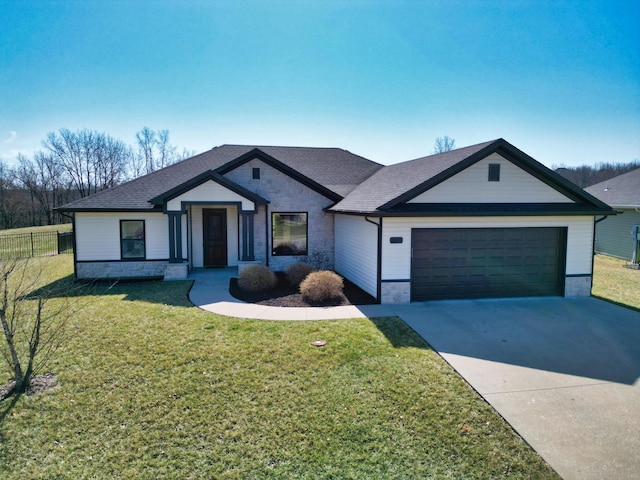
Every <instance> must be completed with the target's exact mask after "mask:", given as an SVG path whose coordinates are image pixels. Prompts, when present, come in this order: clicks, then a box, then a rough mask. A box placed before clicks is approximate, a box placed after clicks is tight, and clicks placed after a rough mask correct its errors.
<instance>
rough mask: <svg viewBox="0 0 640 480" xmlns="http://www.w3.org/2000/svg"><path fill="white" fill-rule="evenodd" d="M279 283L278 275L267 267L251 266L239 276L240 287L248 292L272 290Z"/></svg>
mask: <svg viewBox="0 0 640 480" xmlns="http://www.w3.org/2000/svg"><path fill="white" fill-rule="evenodd" d="M277 283H278V279H277V277H276V274H275V273H273V272H272V271H271V270H270V269H269V267H267V266H266V265H250V266H248V267H247V268H245V269H244V270H242V271H241V272H240V274H239V275H238V286H239V287H240V288H241V289H242V290H245V291H247V292H264V291H265V290H271V289H272V288H274V287H275V286H276V284H277Z"/></svg>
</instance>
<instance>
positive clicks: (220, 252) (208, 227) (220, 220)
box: [202, 208, 227, 267]
mask: <svg viewBox="0 0 640 480" xmlns="http://www.w3.org/2000/svg"><path fill="white" fill-rule="evenodd" d="M202 222H203V230H204V231H203V243H204V245H203V246H204V266H205V267H226V266H227V211H226V210H220V209H214V208H205V209H203V210H202Z"/></svg>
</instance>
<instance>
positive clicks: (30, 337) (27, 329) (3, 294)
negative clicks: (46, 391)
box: [0, 259, 71, 398]
mask: <svg viewBox="0 0 640 480" xmlns="http://www.w3.org/2000/svg"><path fill="white" fill-rule="evenodd" d="M42 265H43V264H42V263H39V264H37V265H35V264H34V262H33V260H31V261H30V260H26V259H15V260H3V261H1V262H0V324H2V332H3V337H4V342H2V345H1V346H0V350H1V351H2V355H3V357H4V359H5V361H6V364H7V366H8V367H9V369H10V371H11V374H12V375H13V386H12V387H11V388H10V389H9V391H8V393H7V394H5V398H6V397H8V396H11V395H13V394H21V393H24V392H25V391H26V390H27V389H28V388H29V385H30V383H31V380H32V378H33V377H34V376H35V375H37V374H38V373H39V372H41V371H43V368H44V367H45V366H46V365H47V362H48V361H49V360H50V358H51V356H52V355H53V353H55V351H56V350H57V349H58V347H59V346H60V344H61V342H62V341H63V340H64V332H65V326H66V323H67V320H68V319H69V318H70V316H71V311H70V308H69V305H68V303H67V302H65V301H63V300H62V299H61V300H60V301H56V302H51V297H52V292H50V291H47V289H46V287H42V286H41V285H42V282H43V278H42V277H43V271H44V270H43V266H42ZM38 287H40V288H38Z"/></svg>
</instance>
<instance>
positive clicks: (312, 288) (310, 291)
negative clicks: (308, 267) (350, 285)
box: [300, 270, 344, 303]
mask: <svg viewBox="0 0 640 480" xmlns="http://www.w3.org/2000/svg"><path fill="white" fill-rule="evenodd" d="M343 287H344V281H343V280H342V277H341V276H340V275H338V274H337V273H334V272H330V271H329V270H320V271H318V272H312V273H310V274H309V275H307V278H305V279H304V280H303V281H302V283H301V284H300V293H301V294H302V295H303V296H304V297H305V298H307V299H308V300H311V301H312V302H318V303H321V302H327V301H329V300H332V299H336V298H339V297H340V296H342V289H343Z"/></svg>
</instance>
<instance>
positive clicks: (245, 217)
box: [241, 212, 256, 262]
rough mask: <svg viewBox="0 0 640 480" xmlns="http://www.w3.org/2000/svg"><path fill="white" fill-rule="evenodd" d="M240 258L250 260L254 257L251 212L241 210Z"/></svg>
mask: <svg viewBox="0 0 640 480" xmlns="http://www.w3.org/2000/svg"><path fill="white" fill-rule="evenodd" d="M241 216H242V260H243V261H245V262H252V261H254V260H255V259H256V257H255V254H254V249H253V212H242V213H241Z"/></svg>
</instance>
